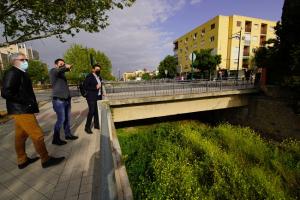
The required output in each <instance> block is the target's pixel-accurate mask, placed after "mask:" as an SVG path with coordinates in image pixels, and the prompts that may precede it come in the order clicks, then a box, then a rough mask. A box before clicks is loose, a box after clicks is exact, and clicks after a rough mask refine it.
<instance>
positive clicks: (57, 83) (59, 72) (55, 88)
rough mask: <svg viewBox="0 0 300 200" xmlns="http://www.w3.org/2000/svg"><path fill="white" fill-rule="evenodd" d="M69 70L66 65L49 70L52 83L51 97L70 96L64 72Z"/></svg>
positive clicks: (65, 97)
mask: <svg viewBox="0 0 300 200" xmlns="http://www.w3.org/2000/svg"><path fill="white" fill-rule="evenodd" d="M67 71H70V70H69V69H67V68H66V67H61V68H52V69H51V70H50V72H49V74H50V82H51V85H52V97H58V98H63V99H68V98H70V90H69V86H68V82H67V79H66V76H65V72H67Z"/></svg>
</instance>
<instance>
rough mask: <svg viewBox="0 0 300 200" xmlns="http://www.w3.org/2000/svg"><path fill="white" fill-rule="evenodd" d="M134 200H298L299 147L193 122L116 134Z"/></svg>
mask: <svg viewBox="0 0 300 200" xmlns="http://www.w3.org/2000/svg"><path fill="white" fill-rule="evenodd" d="M118 137H119V140H120V144H121V148H122V152H123V157H124V160H125V164H126V168H127V172H128V175H129V179H130V183H131V186H132V189H133V192H134V198H135V199H164V200H165V199H297V198H299V196H300V192H299V188H300V142H299V141H293V140H286V141H284V142H282V143H274V142H270V141H266V140H264V139H262V138H261V137H260V136H259V135H257V134H256V133H255V132H254V131H252V130H251V129H249V128H242V127H236V126H231V125H229V124H222V125H219V126H217V127H209V126H207V125H204V124H202V123H199V122H196V121H182V122H180V123H178V122H176V123H175V122H171V123H161V124H156V125H152V126H141V127H136V128H124V129H119V130H118Z"/></svg>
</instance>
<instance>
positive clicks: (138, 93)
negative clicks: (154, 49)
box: [105, 80, 255, 99]
mask: <svg viewBox="0 0 300 200" xmlns="http://www.w3.org/2000/svg"><path fill="white" fill-rule="evenodd" d="M254 87H255V86H254V84H253V83H252V81H245V80H217V81H206V80H197V81H174V80H171V81H144V82H107V83H105V91H106V98H107V99H125V98H137V97H153V96H170V95H181V94H185V95H186V94H197V93H205V92H216V91H228V90H241V89H249V88H254Z"/></svg>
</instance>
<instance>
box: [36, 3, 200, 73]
mask: <svg viewBox="0 0 300 200" xmlns="http://www.w3.org/2000/svg"><path fill="white" fill-rule="evenodd" d="M188 2H189V3H192V2H195V0H191V1H189V0H137V1H136V3H135V4H134V5H133V6H132V7H130V8H125V9H124V10H113V11H112V12H111V13H110V20H109V21H110V24H111V25H110V26H108V27H107V28H106V29H105V30H103V31H100V32H99V33H93V34H90V33H85V32H82V33H79V34H78V35H76V36H75V37H74V38H67V41H68V42H67V43H60V42H59V41H58V40H56V39H55V38H49V39H45V40H42V41H34V42H32V43H33V46H34V48H37V49H38V50H39V52H40V56H41V58H42V60H44V61H46V62H47V63H49V64H50V63H52V62H53V60H54V59H55V58H57V57H62V55H63V53H64V51H65V50H66V49H67V48H68V47H70V46H71V45H72V43H77V44H82V45H84V46H87V47H91V48H95V49H97V50H100V51H103V52H104V53H105V54H107V55H108V57H109V58H110V59H111V61H112V64H113V67H114V69H113V70H114V72H115V74H117V72H118V70H120V71H121V72H124V71H129V70H135V69H142V68H145V67H146V68H147V69H150V70H153V69H155V68H156V67H157V66H158V64H159V61H160V60H161V59H162V58H163V57H164V56H166V55H167V54H172V53H173V52H172V49H173V44H172V42H173V40H174V37H173V36H172V33H170V32H164V31H162V29H161V28H159V27H160V25H161V24H163V23H164V22H165V21H166V20H167V19H168V18H170V17H171V16H173V15H174V13H175V12H176V11H178V10H180V9H182V8H183V6H185V5H186V4H187V3H188Z"/></svg>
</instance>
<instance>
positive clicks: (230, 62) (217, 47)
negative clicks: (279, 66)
mask: <svg viewBox="0 0 300 200" xmlns="http://www.w3.org/2000/svg"><path fill="white" fill-rule="evenodd" d="M275 26H276V22H275V21H269V20H264V19H258V18H252V17H245V16H238V15H232V16H221V15H219V16H216V17H214V18H213V19H211V20H209V21H208V22H206V23H204V24H202V25H200V26H198V27H197V28H195V29H194V30H192V31H190V32H188V33H186V34H185V35H183V36H181V37H180V38H178V39H177V40H175V41H174V55H175V56H176V57H177V58H178V63H179V66H178V72H179V73H185V72H190V71H191V64H192V63H191V60H190V58H189V55H190V54H191V53H192V52H194V51H200V49H213V51H212V52H213V54H220V55H221V56H222V62H221V64H220V65H219V68H220V69H226V70H230V72H235V73H236V72H237V71H239V72H240V71H241V70H242V69H245V68H251V59H252V58H253V56H254V52H255V49H257V48H258V47H260V46H263V45H264V42H265V41H267V40H269V39H271V38H276V35H275V30H274V27H275ZM240 35H241V37H240Z"/></svg>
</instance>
